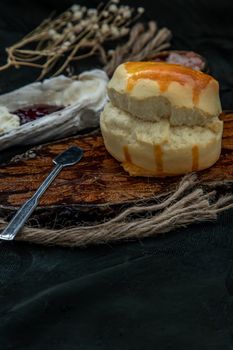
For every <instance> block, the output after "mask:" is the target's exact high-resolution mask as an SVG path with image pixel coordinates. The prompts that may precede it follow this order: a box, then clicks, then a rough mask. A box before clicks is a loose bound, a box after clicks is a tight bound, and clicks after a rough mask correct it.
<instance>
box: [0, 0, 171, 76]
mask: <svg viewBox="0 0 233 350" xmlns="http://www.w3.org/2000/svg"><path fill="white" fill-rule="evenodd" d="M143 12H144V9H143V8H142V7H139V8H132V7H129V6H124V5H120V4H119V0H110V1H109V2H108V3H107V4H106V5H103V4H100V5H99V6H98V8H97V9H93V8H89V9H87V8H86V7H85V6H83V7H82V6H80V5H73V6H72V7H71V8H70V9H68V10H67V11H65V12H64V13H62V14H61V15H60V16H58V17H57V18H54V19H53V15H52V16H51V17H50V18H48V19H46V20H44V21H43V22H42V23H41V24H40V25H39V26H38V27H37V28H35V29H34V30H33V31H32V32H31V33H29V34H27V35H26V36H25V37H24V38H23V39H22V40H20V41H19V42H18V43H15V44H14V45H12V46H11V47H9V48H7V49H6V52H7V63H6V64H5V65H3V66H1V67H0V71H3V70H5V69H7V68H9V67H11V66H14V67H15V68H19V67H21V66H27V67H34V68H38V69H40V70H41V73H40V76H39V79H42V78H44V77H45V76H46V75H48V74H49V73H50V74H51V71H52V70H53V72H54V74H53V75H58V74H60V73H63V72H64V71H67V70H68V71H70V70H71V69H70V64H71V62H74V61H80V60H82V59H86V58H87V57H90V56H92V55H95V54H98V55H99V57H100V61H101V62H102V64H103V65H105V69H106V71H107V72H109V73H110V74H111V73H112V71H113V69H114V67H115V66H116V64H115V63H116V62H118V64H119V63H121V62H122V61H123V60H125V59H126V58H129V59H135V58H137V57H139V59H140V58H144V57H146V55H147V54H148V53H151V52H150V51H151V50H152V51H153V50H158V49H160V48H166V47H168V45H169V44H168V41H169V40H170V32H169V31H168V30H167V29H163V30H162V31H159V32H158V33H157V35H156V36H155V33H156V31H157V25H156V23H155V22H150V23H149V24H148V28H147V26H146V25H145V26H144V25H142V24H141V23H139V24H135V25H134V26H133V27H132V24H133V23H135V22H136V21H137V20H138V18H139V17H140V16H141V14H142V13H143ZM121 38H126V39H127V38H128V41H127V40H126V43H125V44H124V45H123V46H121V47H117V48H116V49H115V50H110V51H108V52H106V45H105V44H106V43H107V42H112V41H115V40H118V39H121Z"/></svg>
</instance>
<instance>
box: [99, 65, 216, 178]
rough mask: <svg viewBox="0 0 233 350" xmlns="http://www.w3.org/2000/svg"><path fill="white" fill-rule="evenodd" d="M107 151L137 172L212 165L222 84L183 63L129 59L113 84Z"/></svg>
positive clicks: (170, 172) (105, 125)
mask: <svg viewBox="0 0 233 350" xmlns="http://www.w3.org/2000/svg"><path fill="white" fill-rule="evenodd" d="M108 94H109V98H110V101H111V102H109V103H108V104H107V105H106V106H105V109H104V111H103V112H102V114H101V119H100V126H101V131H102V135H103V138H104V143H105V146H106V149H107V150H108V151H109V153H110V154H111V155H112V156H113V157H115V158H116V159H117V160H118V161H120V162H121V163H122V165H123V167H124V169H125V170H126V171H128V172H129V174H130V175H132V176H174V175H180V174H185V173H188V172H192V171H198V170H202V169H205V168H208V167H210V166H211V165H213V164H214V163H215V162H216V161H217V160H218V158H219V155H220V152H221V139H222V129H223V123H222V121H220V120H219V118H218V116H219V114H220V113H221V103H220V99H219V87H218V82H217V81H216V80H215V79H214V78H212V77H211V76H209V75H207V74H204V73H201V72H199V71H194V70H192V69H190V68H187V67H183V66H180V65H174V64H168V63H157V62H128V63H125V64H122V65H120V66H119V67H118V68H117V69H116V71H115V73H114V75H113V77H112V79H111V81H110V82H109V86H108Z"/></svg>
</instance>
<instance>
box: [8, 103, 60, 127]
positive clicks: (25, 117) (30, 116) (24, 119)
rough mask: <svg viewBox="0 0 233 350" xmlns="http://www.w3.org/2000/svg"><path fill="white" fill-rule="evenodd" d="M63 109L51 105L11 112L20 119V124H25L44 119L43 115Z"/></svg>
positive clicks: (35, 106)
mask: <svg viewBox="0 0 233 350" xmlns="http://www.w3.org/2000/svg"><path fill="white" fill-rule="evenodd" d="M63 108H64V107H62V106H52V105H34V106H31V107H26V108H21V109H17V110H16V111H14V112H13V114H16V115H17V116H18V117H19V118H20V124H21V125H23V124H26V123H29V122H32V121H33V120H36V119H39V118H42V117H44V116H45V115H48V114H51V113H54V112H57V111H60V110H61V109H63Z"/></svg>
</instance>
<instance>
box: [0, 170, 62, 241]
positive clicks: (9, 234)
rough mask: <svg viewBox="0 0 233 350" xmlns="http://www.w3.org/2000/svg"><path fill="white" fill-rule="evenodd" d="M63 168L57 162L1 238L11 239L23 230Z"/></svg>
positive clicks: (0, 235)
mask: <svg viewBox="0 0 233 350" xmlns="http://www.w3.org/2000/svg"><path fill="white" fill-rule="evenodd" d="M62 168H63V165H60V164H57V165H56V166H55V167H54V168H53V170H52V171H51V172H50V174H49V175H48V176H47V178H46V179H45V180H44V182H43V183H42V184H41V185H40V187H39V188H38V190H37V191H36V192H35V193H34V195H33V196H32V197H31V198H30V199H29V200H27V201H26V202H25V203H24V204H23V205H22V207H21V208H20V209H19V210H18V211H17V213H16V214H15V216H14V217H13V218H12V219H11V221H10V222H9V224H8V225H7V226H6V228H5V229H4V230H3V232H2V233H1V234H0V239H3V240H6V241H11V240H13V239H14V238H15V236H16V235H17V233H18V232H19V231H20V230H21V228H22V227H23V226H24V224H25V222H26V221H27V220H28V218H29V217H30V215H31V214H32V212H33V211H34V209H35V208H36V207H37V204H38V201H39V199H40V197H41V196H42V194H43V193H44V192H45V191H46V189H47V188H48V187H49V185H50V184H51V182H52V181H53V180H54V179H55V177H56V176H57V175H58V174H59V172H60V171H61V170H62Z"/></svg>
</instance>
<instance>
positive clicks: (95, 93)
mask: <svg viewBox="0 0 233 350" xmlns="http://www.w3.org/2000/svg"><path fill="white" fill-rule="evenodd" d="M107 83H108V77H107V75H106V73H105V72H104V71H102V70H99V69H94V70H91V71H86V72H83V73H82V74H80V75H79V77H78V80H74V79H71V78H68V77H65V76H63V75H61V76H58V77H56V78H50V79H46V80H44V81H43V82H36V83H32V84H29V85H26V86H24V87H22V88H20V89H17V90H15V91H12V92H10V93H6V94H3V95H1V96H0V106H3V107H6V108H7V110H8V111H10V112H11V113H13V112H14V111H16V110H19V109H23V108H26V107H30V106H33V105H53V106H62V107H64V108H62V109H61V110H59V111H56V112H53V113H51V114H48V115H46V116H43V117H41V118H39V119H36V120H33V121H31V122H28V123H26V124H23V125H20V126H18V127H15V128H14V129H12V130H10V131H8V132H5V133H4V134H1V135H0V150H3V149H6V148H8V147H10V146H16V145H33V144H40V143H43V142H47V141H51V140H55V139H58V138H63V137H67V136H69V135H73V134H75V133H77V132H78V131H81V130H83V129H85V128H90V127H97V126H98V125H99V113H100V111H101V110H102V108H103V106H104V104H105V103H106V100H107V94H106V87H107ZM16 118H17V117H16ZM0 123H1V115H0Z"/></svg>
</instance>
